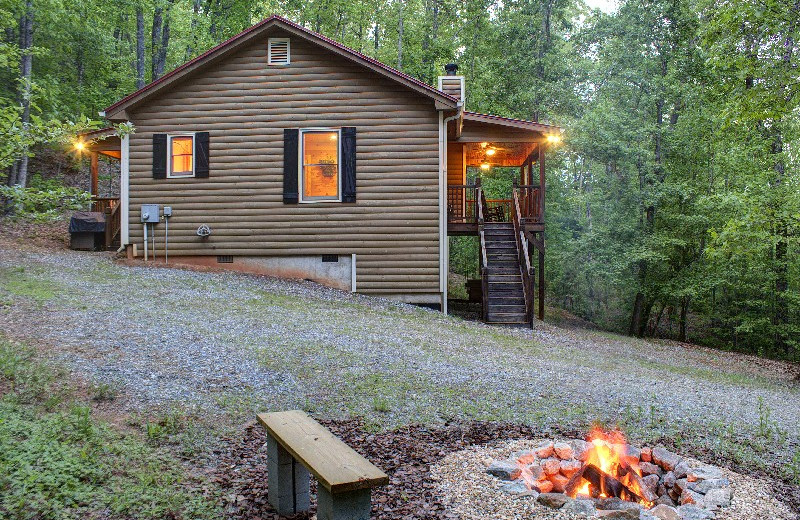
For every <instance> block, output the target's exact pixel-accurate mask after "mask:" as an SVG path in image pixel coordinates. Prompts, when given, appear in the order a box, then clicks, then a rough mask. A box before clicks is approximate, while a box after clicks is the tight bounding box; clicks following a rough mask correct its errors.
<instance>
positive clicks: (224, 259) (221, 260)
mask: <svg viewBox="0 0 800 520" xmlns="http://www.w3.org/2000/svg"><path fill="white" fill-rule="evenodd" d="M217 263H218V264H232V263H233V257H232V256H218V257H217Z"/></svg>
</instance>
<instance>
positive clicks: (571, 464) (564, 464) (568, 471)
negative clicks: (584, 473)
mask: <svg viewBox="0 0 800 520" xmlns="http://www.w3.org/2000/svg"><path fill="white" fill-rule="evenodd" d="M560 466H561V474H562V475H564V476H565V477H571V476H572V475H574V474H575V473H577V472H578V470H580V469H581V466H582V464H581V463H580V462H579V461H577V460H575V459H571V460H562V461H561V464H560Z"/></svg>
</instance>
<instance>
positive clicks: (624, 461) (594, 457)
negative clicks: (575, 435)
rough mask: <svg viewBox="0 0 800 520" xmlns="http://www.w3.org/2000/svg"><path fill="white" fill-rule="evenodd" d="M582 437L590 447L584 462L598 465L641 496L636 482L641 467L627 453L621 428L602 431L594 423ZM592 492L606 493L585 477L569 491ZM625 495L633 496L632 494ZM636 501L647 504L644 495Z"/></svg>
mask: <svg viewBox="0 0 800 520" xmlns="http://www.w3.org/2000/svg"><path fill="white" fill-rule="evenodd" d="M586 440H587V442H589V443H590V444H591V447H590V448H589V452H588V453H587V458H586V461H585V462H584V465H588V464H592V465H594V466H596V467H598V468H600V470H602V471H603V472H604V473H606V474H608V475H609V476H611V477H614V478H615V479H617V480H618V481H620V482H621V483H622V484H624V485H625V486H626V487H627V488H628V489H630V490H631V491H632V492H634V493H636V495H638V496H639V497H642V496H644V493H643V492H642V488H641V486H640V484H639V482H640V478H641V476H642V470H641V469H640V468H639V459H638V457H637V456H632V455H630V454H629V453H628V449H627V446H628V443H627V441H626V439H625V435H624V434H623V433H622V432H620V431H610V432H606V431H603V430H602V429H600V428H597V427H595V428H594V429H592V431H591V432H589V435H588V436H587V439H586ZM632 473H635V475H632ZM637 477H638V478H637ZM593 494H594V496H599V497H606V496H607V494H606V492H605V489H592V487H591V484H590V482H589V481H588V480H587V481H585V482H584V483H583V484H582V485H581V486H580V487H579V488H578V489H577V491H576V492H575V493H574V494H573V498H574V497H575V496H577V495H588V496H592V495H593ZM625 498H627V499H634V500H635V499H636V497H625ZM639 502H640V503H642V504H644V505H646V506H649V505H650V503H649V502H647V501H646V500H645V499H641V500H639Z"/></svg>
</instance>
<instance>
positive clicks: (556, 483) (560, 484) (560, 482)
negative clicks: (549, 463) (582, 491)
mask: <svg viewBox="0 0 800 520" xmlns="http://www.w3.org/2000/svg"><path fill="white" fill-rule="evenodd" d="M550 482H552V483H553V491H554V492H556V493H563V492H564V487H565V486H566V485H567V482H569V478H567V477H565V476H564V475H561V474H560V473H559V474H556V475H553V476H552V477H550Z"/></svg>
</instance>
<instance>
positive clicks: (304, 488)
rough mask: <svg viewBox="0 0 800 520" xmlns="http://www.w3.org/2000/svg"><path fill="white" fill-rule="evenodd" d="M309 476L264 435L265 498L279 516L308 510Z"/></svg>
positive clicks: (277, 444) (287, 453)
mask: <svg viewBox="0 0 800 520" xmlns="http://www.w3.org/2000/svg"><path fill="white" fill-rule="evenodd" d="M310 482H311V475H310V474H309V472H308V470H307V469H306V468H305V466H303V465H302V464H300V463H299V462H297V461H296V460H294V457H292V455H291V454H290V453H289V452H288V451H286V450H285V449H283V446H281V445H280V444H279V443H278V441H276V440H275V439H274V438H273V437H272V435H269V434H268V435H267V483H268V484H269V493H268V496H267V498H268V499H269V503H270V504H272V507H274V508H275V510H276V511H277V512H278V514H279V515H281V516H289V515H293V514H295V513H299V512H301V511H308V509H309V507H310V506H311V504H310V501H309V495H310V489H309V485H310Z"/></svg>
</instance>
